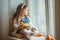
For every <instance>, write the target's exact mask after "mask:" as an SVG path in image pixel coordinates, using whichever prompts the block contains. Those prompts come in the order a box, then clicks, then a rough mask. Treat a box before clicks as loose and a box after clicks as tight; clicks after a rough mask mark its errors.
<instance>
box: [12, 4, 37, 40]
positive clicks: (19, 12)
mask: <svg viewBox="0 0 60 40" xmlns="http://www.w3.org/2000/svg"><path fill="white" fill-rule="evenodd" d="M20 22H24V23H27V24H28V25H29V26H30V28H28V29H23V27H21V25H20ZM13 27H14V28H15V31H14V33H21V34H23V35H24V36H25V38H26V40H30V37H31V35H33V34H35V33H36V32H38V31H37V29H36V27H34V26H33V25H32V22H31V19H30V16H29V14H28V7H27V5H25V4H22V3H21V4H20V5H18V7H17V9H16V12H15V14H14V15H13Z"/></svg>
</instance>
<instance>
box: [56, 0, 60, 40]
mask: <svg viewBox="0 0 60 40" xmlns="http://www.w3.org/2000/svg"><path fill="white" fill-rule="evenodd" d="M55 2H56V3H55V4H56V5H55V26H56V27H55V29H56V30H55V31H56V33H55V34H56V40H60V0H55Z"/></svg>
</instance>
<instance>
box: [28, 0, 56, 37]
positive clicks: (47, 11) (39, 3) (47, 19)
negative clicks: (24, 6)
mask: <svg viewBox="0 0 60 40" xmlns="http://www.w3.org/2000/svg"><path fill="white" fill-rule="evenodd" d="M28 6H29V13H30V15H31V17H32V22H33V24H34V25H35V26H36V27H37V28H38V30H39V32H40V33H43V34H51V35H52V36H54V29H55V26H54V25H55V24H54V20H55V16H54V15H55V13H54V9H55V6H54V0H28Z"/></svg>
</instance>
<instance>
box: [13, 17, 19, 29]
mask: <svg viewBox="0 0 60 40" xmlns="http://www.w3.org/2000/svg"><path fill="white" fill-rule="evenodd" d="M19 25H20V19H18V24H17V21H16V18H15V19H14V23H13V27H14V28H15V29H18V26H19Z"/></svg>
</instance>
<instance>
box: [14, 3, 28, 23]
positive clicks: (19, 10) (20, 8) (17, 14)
mask: <svg viewBox="0 0 60 40" xmlns="http://www.w3.org/2000/svg"><path fill="white" fill-rule="evenodd" d="M26 7H28V6H27V5H25V4H22V3H21V4H19V5H18V7H17V9H16V12H15V13H14V14H13V21H14V19H15V18H16V19H17V24H18V19H19V18H21V15H22V12H23V9H24V8H26ZM27 16H29V13H28V15H27Z"/></svg>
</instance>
